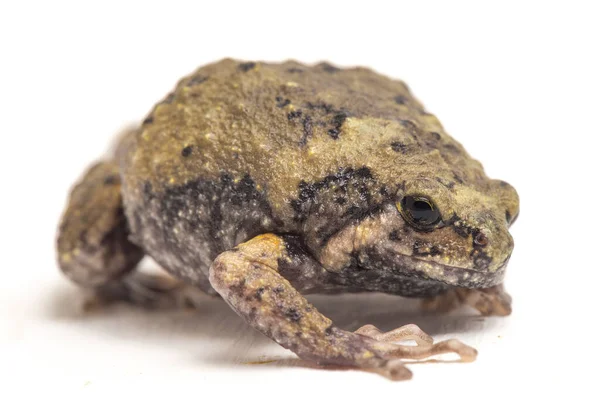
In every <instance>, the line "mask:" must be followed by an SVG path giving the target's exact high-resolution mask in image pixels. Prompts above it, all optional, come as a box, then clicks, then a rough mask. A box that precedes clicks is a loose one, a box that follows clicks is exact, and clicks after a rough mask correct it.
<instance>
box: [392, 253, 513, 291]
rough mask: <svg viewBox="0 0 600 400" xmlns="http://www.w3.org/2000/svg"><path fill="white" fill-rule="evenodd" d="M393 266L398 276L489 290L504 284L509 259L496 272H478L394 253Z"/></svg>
mask: <svg viewBox="0 0 600 400" xmlns="http://www.w3.org/2000/svg"><path fill="white" fill-rule="evenodd" d="M391 256H392V257H393V258H395V260H394V262H393V265H394V266H395V267H394V269H395V272H396V273H398V274H406V275H411V276H414V275H418V276H419V277H420V278H422V279H427V280H434V281H438V282H442V283H445V284H447V285H451V286H458V287H466V288H473V289H474V288H487V287H491V286H495V285H498V284H500V283H502V280H503V279H504V274H505V272H506V266H507V265H508V260H509V258H510V256H509V257H507V258H506V259H505V260H504V261H503V262H502V263H501V264H500V265H499V266H498V268H497V269H496V271H494V272H489V271H477V270H475V269H472V268H468V267H457V266H453V265H447V264H442V263H439V262H436V261H432V260H424V259H421V258H416V257H414V256H409V255H406V254H399V253H392V254H391Z"/></svg>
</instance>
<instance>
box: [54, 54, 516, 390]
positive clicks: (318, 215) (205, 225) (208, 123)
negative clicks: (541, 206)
mask: <svg viewBox="0 0 600 400" xmlns="http://www.w3.org/2000/svg"><path fill="white" fill-rule="evenodd" d="M107 182H109V183H107ZM411 196H412V197H418V198H426V199H428V201H429V202H430V204H432V207H433V208H435V209H436V210H437V212H438V215H439V218H438V220H437V221H436V222H435V224H434V225H431V226H427V227H426V228H424V227H423V226H420V225H419V224H416V223H415V221H414V220H411V218H410V217H409V216H408V215H407V211H406V206H403V203H402V201H403V199H406V198H410V197H411ZM518 209H519V200H518V196H517V194H516V192H515V190H514V189H513V188H512V187H511V186H510V185H508V184H507V183H505V182H503V181H498V180H491V179H489V178H488V177H487V176H486V175H485V173H484V171H483V168H482V166H481V164H480V163H479V162H478V161H476V160H474V159H472V158H471V157H470V156H469V155H468V154H467V152H466V151H465V150H464V148H463V147H462V146H461V145H460V144H459V143H458V142H456V141H455V140H454V139H452V138H451V137H450V136H449V135H448V134H446V132H445V131H444V129H443V127H442V126H441V124H440V122H439V121H438V120H437V118H436V117H435V116H433V115H432V114H429V113H427V112H426V111H425V110H424V109H423V106H422V105H421V104H420V103H419V102H418V101H417V100H415V99H414V97H413V96H412V95H411V93H410V92H409V89H408V88H407V86H406V85H405V84H404V83H403V82H400V81H395V80H391V79H389V78H387V77H385V76H382V75H379V74H377V73H375V72H373V71H371V70H369V69H366V68H351V69H338V68H336V67H333V66H331V65H329V64H319V65H316V66H306V65H303V64H300V63H296V62H286V63H282V64H266V63H253V62H238V61H235V60H230V59H227V60H223V61H220V62H218V63H214V64H211V65H207V66H205V67H202V68H200V69H198V70H197V71H196V72H194V73H193V74H191V75H190V76H188V77H185V78H183V79H182V80H181V81H180V82H179V83H178V85H177V87H176V88H175V90H174V91H173V93H171V94H169V95H168V96H167V97H166V98H165V99H164V100H163V101H162V102H160V103H158V104H157V105H156V106H155V108H154V109H153V110H152V112H151V113H150V114H149V115H148V116H147V118H146V119H145V120H144V122H143V123H142V124H141V126H140V127H139V129H136V130H134V131H132V132H130V133H128V134H126V135H124V137H123V139H122V140H121V142H120V143H119V146H118V149H117V151H116V153H115V155H114V158H113V159H111V160H107V161H104V162H101V163H99V164H97V165H96V166H95V167H93V168H92V170H91V171H90V172H88V174H87V175H86V176H85V177H84V178H83V179H82V181H81V183H80V184H79V185H78V186H76V188H75V189H74V191H73V193H72V195H71V199H70V203H69V205H68V207H67V210H66V212H65V215H64V218H63V222H62V224H61V228H60V231H59V240H58V253H59V263H60V266H61V268H62V269H63V271H64V272H65V273H66V274H67V275H68V276H69V277H70V278H72V279H73V280H74V281H75V282H77V283H79V284H81V285H84V286H89V287H95V288H97V289H98V292H103V291H105V288H106V287H107V286H109V285H122V286H123V288H125V289H123V290H119V291H117V292H119V293H121V294H123V293H130V294H129V295H127V296H126V297H127V299H129V300H133V301H136V302H143V301H144V299H145V300H148V299H149V298H150V297H153V296H156V297H161V296H163V297H168V296H169V295H171V294H170V293H169V291H168V290H159V289H158V288H157V286H156V285H155V286H154V287H152V289H153V290H150V292H151V293H152V294H151V295H146V296H141V297H139V296H136V295H134V294H131V293H132V292H136V291H138V292H139V288H140V286H144V285H142V284H140V281H142V280H138V281H137V282H134V281H135V279H134V278H132V276H134V275H135V274H134V275H131V274H130V275H125V274H126V273H127V272H128V271H130V270H132V269H133V268H134V267H135V265H136V264H137V263H138V261H139V259H140V258H141V256H142V255H143V254H147V255H150V256H151V257H152V258H154V259H155V260H156V261H157V262H158V263H159V264H160V265H161V266H163V267H164V268H165V269H166V270H167V271H168V272H170V273H171V274H172V275H174V276H176V277H178V278H179V279H180V280H182V281H183V282H185V283H187V284H190V285H192V286H194V287H198V288H200V289H202V290H204V291H206V292H208V293H212V294H218V295H220V296H221V297H223V299H225V301H227V302H228V303H229V304H230V305H231V307H232V308H233V309H234V310H235V311H236V312H237V313H238V314H239V315H240V316H242V317H243V318H244V319H245V320H246V321H247V322H248V323H249V324H251V325H252V326H253V327H255V328H256V329H258V330H259V331H261V332H263V333H264V334H266V335H267V336H269V337H271V338H272V339H274V340H275V341H277V342H278V343H280V344H281V345H283V346H284V347H286V348H289V349H291V350H292V351H294V352H295V353H296V354H298V355H299V356H300V357H302V358H304V359H309V360H314V361H317V362H321V363H327V364H340V365H348V366H355V367H359V368H368V369H373V368H374V369H377V370H379V371H382V372H384V373H386V374H388V375H389V376H391V377H393V378H398V379H401V378H406V377H408V376H410V372H409V371H408V370H407V369H406V368H405V367H403V366H402V364H401V363H400V362H399V361H398V359H399V358H423V357H427V356H431V355H434V354H438V353H442V352H449V351H451V352H456V353H458V354H459V355H461V356H462V357H463V358H464V359H472V358H473V357H474V356H475V351H474V350H473V349H471V348H470V347H468V346H466V345H463V344H461V343H460V342H457V341H446V342H441V343H437V344H432V340H431V338H429V337H428V336H427V335H426V334H425V333H423V332H421V331H420V330H419V329H418V328H417V327H415V326H414V325H408V326H406V327H402V328H399V329H398V330H395V331H392V332H388V333H385V334H384V333H382V332H379V331H378V330H377V329H376V328H375V327H372V326H366V327H364V329H363V328H361V330H359V331H357V332H355V333H351V332H346V331H343V330H341V329H339V328H337V327H335V326H334V325H333V324H332V322H331V321H330V320H329V319H327V318H326V317H325V316H323V315H321V314H320V313H319V312H318V311H317V310H316V309H315V308H314V307H312V306H311V305H310V304H309V303H308V302H307V301H306V300H305V298H304V297H303V296H302V295H301V293H340V292H348V291H351V292H358V291H378V292H386V293H391V294H397V295H402V296H413V297H423V298H426V299H427V300H426V304H427V306H428V307H429V308H436V309H447V308H451V307H454V306H456V305H458V304H461V303H466V304H469V305H471V306H473V307H475V308H477V309H479V310H480V311H481V312H482V313H484V314H500V315H505V314H508V313H509V312H510V297H509V296H508V295H507V294H505V293H504V292H503V290H502V285H501V283H502V279H503V276H504V272H505V269H506V265H507V262H508V259H509V257H510V254H511V252H512V248H513V241H512V238H511V236H510V234H509V232H508V227H509V226H510V224H511V223H512V222H513V221H514V219H515V218H516V216H517V215H518ZM123 212H124V214H123ZM128 235H129V236H128ZM145 286H152V285H151V284H149V281H148V279H146V285H145ZM146 289H148V288H147V287H146ZM145 293H148V291H146V292H145ZM402 338H417V339H418V343H419V346H417V347H411V346H401V345H397V344H392V343H390V341H394V340H398V339H402Z"/></svg>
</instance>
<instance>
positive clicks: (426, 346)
mask: <svg viewBox="0 0 600 400" xmlns="http://www.w3.org/2000/svg"><path fill="white" fill-rule="evenodd" d="M354 333H357V334H359V335H363V336H367V337H369V338H371V339H374V340H376V341H378V342H380V344H376V345H374V346H373V347H374V348H375V349H378V353H379V355H380V357H382V358H384V359H388V360H389V361H388V362H387V363H385V364H384V365H382V366H381V367H379V368H375V369H374V370H375V371H376V372H379V373H381V374H382V375H385V376H387V377H388V378H390V379H394V380H404V379H409V378H410V377H411V376H412V373H411V372H410V370H408V369H407V368H406V367H405V366H404V364H403V362H402V361H401V360H406V359H409V360H422V359H425V358H429V357H433V356H437V355H440V354H446V353H455V354H457V355H458V356H459V357H460V361H463V362H471V361H474V360H475V358H476V357H477V350H475V349H474V348H472V347H470V346H467V345H466V344H463V343H461V342H459V341H458V340H455V339H451V340H445V341H443V342H439V343H435V344H434V343H433V338H432V337H431V336H429V335H428V334H426V333H425V332H423V331H422V330H421V329H420V328H419V327H418V326H417V325H414V324H409V325H404V326H401V327H400V328H396V329H394V330H391V331H389V332H382V331H381V330H379V329H378V328H377V327H375V326H373V325H365V326H362V327H360V328H359V329H357V330H356V331H354ZM405 340H414V341H415V342H416V344H417V346H405V345H399V344H391V342H400V341H405Z"/></svg>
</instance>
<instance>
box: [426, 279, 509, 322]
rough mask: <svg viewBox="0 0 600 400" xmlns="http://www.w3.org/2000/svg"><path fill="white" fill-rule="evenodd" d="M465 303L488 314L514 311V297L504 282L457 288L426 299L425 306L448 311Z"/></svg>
mask: <svg viewBox="0 0 600 400" xmlns="http://www.w3.org/2000/svg"><path fill="white" fill-rule="evenodd" d="M463 304H464V305H468V306H470V307H472V308H474V309H476V310H477V311H479V312H480V313H481V315H486V316H489V315H497V316H502V317H504V316H507V315H510V313H511V312H512V305H511V304H512V298H511V297H510V295H509V294H508V293H506V291H505V290H504V285H503V284H500V285H496V286H493V287H490V288H485V289H467V288H455V289H453V290H450V291H448V292H446V293H444V294H442V295H439V296H436V297H432V298H430V299H425V301H424V302H423V308H425V309H426V310H427V311H439V312H448V311H451V310H453V309H456V308H458V307H460V306H462V305H463Z"/></svg>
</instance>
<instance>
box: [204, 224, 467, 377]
mask: <svg viewBox="0 0 600 400" xmlns="http://www.w3.org/2000/svg"><path fill="white" fill-rule="evenodd" d="M288 240H289V238H285V239H284V238H282V237H279V236H276V235H273V234H266V235H260V236H257V237H255V238H254V239H252V240H250V241H248V242H246V243H243V244H241V245H239V246H238V247H236V248H235V249H233V250H230V251H227V252H225V253H222V254H221V255H220V256H219V257H217V259H216V260H215V261H214V263H213V265H212V266H211V269H210V282H211V284H212V285H213V287H214V288H215V290H216V291H217V292H218V293H219V294H220V295H221V296H222V297H223V298H224V299H225V300H226V301H227V302H228V303H229V305H230V306H231V307H232V308H233V309H234V310H235V311H236V312H237V313H238V314H239V315H240V316H242V317H243V318H244V319H245V320H246V321H247V322H248V323H249V324H250V325H252V326H253V327H254V328H256V329H257V330H259V331H260V332H262V333H263V334H265V335H266V336H268V337H270V338H272V339H273V340H275V341H276V342H277V343H279V344H280V345H282V346H283V347H285V348H287V349H290V350H292V351H293V352H294V353H296V354H297V355H298V356H299V357H300V358H302V359H305V360H310V361H315V362H318V363H321V364H332V365H342V366H350V367H357V368H362V369H370V370H377V371H378V372H380V373H383V374H385V375H387V376H388V377H390V378H392V379H408V378H410V376H411V372H410V371H409V370H408V369H407V368H406V367H405V366H404V365H403V364H402V362H401V361H400V360H401V359H407V358H408V359H422V358H426V357H430V356H433V355H437V354H442V353H457V354H458V355H459V356H460V357H461V358H462V359H463V360H466V361H467V360H472V359H474V358H475V355H476V351H475V350H474V349H472V348H471V347H469V346H466V345H464V344H462V343H460V342H458V341H456V340H449V341H444V342H440V343H437V344H431V338H429V336H427V335H426V334H424V333H423V332H422V331H421V330H420V329H418V328H417V327H416V326H414V325H408V326H407V327H405V328H400V329H399V330H395V331H392V332H389V333H382V332H381V331H379V330H378V329H377V328H375V327H373V326H365V327H363V328H361V329H359V330H358V331H357V332H354V333H353V332H348V331H344V330H342V329H340V328H338V327H336V326H335V325H334V324H333V323H332V321H331V320H330V319H328V318H327V317H325V316H324V315H322V314H321V313H320V312H319V311H318V310H317V309H315V307H314V306H312V305H311V304H310V303H309V302H308V301H307V300H306V299H305V298H304V297H303V296H302V295H301V294H300V293H299V292H298V291H297V290H296V289H295V288H294V287H293V286H292V284H291V283H290V281H288V280H287V279H286V278H284V276H282V274H283V273H284V271H280V267H281V269H285V274H286V275H287V276H289V277H293V276H294V274H296V275H298V274H301V271H307V270H311V271H313V272H314V271H315V270H316V269H306V263H313V266H314V265H315V264H316V261H315V260H314V259H313V258H312V257H311V256H309V255H308V254H306V252H303V251H302V250H299V249H298V248H297V247H294V248H292V247H290V246H288V244H289V243H288V242H287V241H288ZM282 266H284V267H282ZM317 268H320V269H321V270H322V267H320V266H317ZM280 272H281V273H280ZM300 278H301V277H300ZM403 339H416V340H417V343H418V344H419V345H418V346H402V345H397V344H393V343H390V342H389V341H395V340H403Z"/></svg>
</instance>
